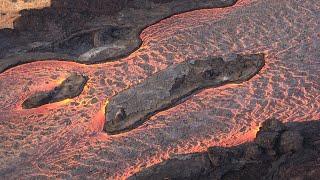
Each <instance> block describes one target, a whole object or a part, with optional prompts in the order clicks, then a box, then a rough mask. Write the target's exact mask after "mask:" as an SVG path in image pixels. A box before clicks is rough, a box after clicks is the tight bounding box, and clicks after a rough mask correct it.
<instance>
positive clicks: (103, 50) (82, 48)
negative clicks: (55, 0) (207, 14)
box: [0, 0, 237, 72]
mask: <svg viewBox="0 0 320 180" xmlns="http://www.w3.org/2000/svg"><path fill="white" fill-rule="evenodd" d="M96 1H97V2H95V1H93V2H90V4H99V3H100V2H99V0H96ZM236 1H237V0H197V1H194V0H182V1H181V0H169V1H167V0H159V1H145V0H134V1H128V2H126V3H124V2H123V3H116V4H112V3H111V4H110V3H100V4H101V5H102V7H99V9H101V10H102V11H99V12H93V11H90V10H88V9H82V8H83V6H86V5H85V4H83V5H82V6H81V7H80V5H79V8H80V9H76V8H71V9H70V7H67V8H61V7H60V6H57V5H56V6H57V7H51V8H44V9H41V10H39V9H37V10H36V9H34V10H23V11H22V12H21V17H20V18H19V19H17V20H16V21H15V23H14V24H15V26H14V28H15V29H14V30H8V29H5V30H2V31H0V40H1V42H0V50H1V52H0V59H1V60H0V72H2V71H4V70H6V69H8V68H10V67H12V66H16V65H19V64H23V63H28V62H33V61H37V60H47V59H54V58H55V59H60V60H66V61H76V62H79V63H85V64H92V63H99V62H103V61H107V60H115V59H118V58H121V57H125V56H127V55H129V54H130V53H132V52H133V51H135V50H136V49H138V48H139V47H140V45H141V44H142V41H141V39H140V37H139V35H140V33H141V31H142V30H143V29H145V28H146V27H148V26H150V25H152V24H154V23H156V22H158V21H160V20H162V19H164V18H167V17H169V16H172V15H174V14H179V13H182V12H187V11H191V10H196V9H202V8H220V7H227V6H231V5H233V4H235V3H236ZM72 3H73V2H72ZM65 4H68V3H65ZM78 4H81V3H78ZM61 6H62V7H63V5H61ZM115 6H116V7H115ZM115 9H118V10H116V11H115V12H113V11H114V10H115ZM110 12H113V13H111V14H110ZM146 14H147V15H146ZM66 24H67V25H66ZM22 57H23V58H22Z"/></svg>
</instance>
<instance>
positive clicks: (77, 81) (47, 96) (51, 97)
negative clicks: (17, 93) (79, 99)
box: [22, 74, 88, 109]
mask: <svg viewBox="0 0 320 180" xmlns="http://www.w3.org/2000/svg"><path fill="white" fill-rule="evenodd" d="M87 81H88V77H86V76H84V75H79V74H72V75H71V76H69V77H68V78H67V79H65V80H64V81H63V82H62V83H61V85H59V86H57V87H55V88H54V89H53V90H51V91H48V92H39V93H37V94H34V95H32V96H31V97H29V98H28V99H27V100H25V101H24V102H23V104H22V107H23V108H24V109H31V108H37V107H40V106H42V105H45V104H49V103H55V102H59V101H63V100H65V99H70V98H74V97H76V96H79V95H80V93H81V92H82V91H83V88H84V86H85V85H86V83H87Z"/></svg>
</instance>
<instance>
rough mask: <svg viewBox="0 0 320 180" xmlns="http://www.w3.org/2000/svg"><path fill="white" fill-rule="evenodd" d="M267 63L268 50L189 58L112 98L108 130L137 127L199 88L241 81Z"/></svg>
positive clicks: (248, 77)
mask: <svg viewBox="0 0 320 180" xmlns="http://www.w3.org/2000/svg"><path fill="white" fill-rule="evenodd" d="M263 66H264V54H250V55H237V57H236V59H234V60H231V61H224V60H223V59H222V58H219V57H209V58H207V59H205V60H189V61H186V62H183V63H180V64H177V65H173V66H170V67H169V68H167V69H166V70H164V71H160V72H158V73H156V74H154V75H152V76H151V77H149V78H148V79H146V80H145V81H144V82H143V83H141V84H138V85H137V86H135V87H132V88H129V89H127V90H124V91H122V92H120V93H119V94H117V95H116V96H114V97H112V98H111V99H110V103H109V105H108V106H107V107H106V114H107V115H106V121H107V122H106V123H105V126H104V130H105V131H106V132H107V133H109V134H118V133H121V132H124V131H128V130H131V129H133V128H136V127H137V126H139V125H141V124H142V123H143V122H145V121H146V120H147V119H148V118H149V117H150V116H152V115H154V114H155V113H157V112H159V111H162V110H165V109H168V108H170V107H173V106H174V105H176V104H178V103H181V102H182V101H183V100H184V99H185V98H186V97H188V96H190V95H192V94H193V93H195V92H196V91H199V90H202V89H204V88H208V87H218V86H221V85H224V84H227V83H241V82H243V81H246V80H248V79H250V78H251V77H253V76H254V75H255V74H257V73H258V72H259V71H260V70H261V69H262V67H263Z"/></svg>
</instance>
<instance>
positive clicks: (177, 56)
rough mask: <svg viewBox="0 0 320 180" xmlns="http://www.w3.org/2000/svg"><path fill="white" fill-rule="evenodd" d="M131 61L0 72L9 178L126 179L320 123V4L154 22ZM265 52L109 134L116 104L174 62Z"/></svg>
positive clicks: (247, 8) (0, 124)
mask: <svg viewBox="0 0 320 180" xmlns="http://www.w3.org/2000/svg"><path fill="white" fill-rule="evenodd" d="M140 38H141V39H142V45H141V46H140V47H139V48H138V49H137V50H136V51H134V52H133V53H131V54H130V55H129V56H127V57H125V58H122V59H119V60H115V61H112V62H105V63H101V64H94V65H85V64H79V63H76V62H67V61H54V60H48V61H38V62H32V63H28V64H23V65H19V66H15V67H12V68H10V69H8V70H6V71H4V72H2V73H1V74H0V87H1V88H0V100H1V101H0V107H1V108H0V132H1V134H0V141H1V144H0V174H1V175H2V176H3V177H7V178H9V177H10V178H12V179H17V178H19V177H24V178H50V177H51V178H70V177H75V178H81V177H84V176H86V177H88V178H107V179H121V178H127V177H129V176H131V175H132V174H134V173H137V172H139V171H141V170H142V169H145V168H147V167H150V166H152V165H155V164H157V163H160V162H162V161H164V160H166V159H168V158H169V157H170V156H172V155H175V154H185V153H194V152H201V151H206V150H207V148H208V147H209V146H213V145H216V146H232V145H237V144H239V143H242V142H246V141H249V140H252V139H253V138H254V136H255V133H256V132H257V130H258V128H259V124H260V123H261V122H263V121H264V120H266V119H268V118H271V117H277V118H278V119H280V120H282V121H284V122H293V121H309V120H319V119H320V51H319V50H320V1H318V0H308V1H304V0H281V1H279V0H239V1H238V2H237V3H236V4H235V5H233V6H231V7H225V8H214V9H201V10H195V11H191V12H186V13H182V14H177V15H174V16H172V17H170V18H167V19H163V20H162V21H160V22H158V23H156V24H154V25H151V26H149V27H147V28H146V29H144V30H143V31H142V33H141V34H140ZM238 53H241V54H254V53H264V54H265V66H264V67H263V69H262V70H261V71H260V72H259V73H258V74H257V75H255V76H254V77H253V78H252V79H250V80H248V81H246V82H243V83H241V84H229V85H224V86H220V87H217V88H209V89H206V90H203V91H201V92H200V93H197V94H195V95H193V96H192V97H190V98H189V99H187V100H186V101H184V102H183V103H181V104H179V105H177V106H174V107H172V108H170V109H168V110H165V111H162V112H159V113H157V114H156V115H154V116H152V117H151V118H150V119H149V120H148V121H146V122H145V123H143V124H142V125H141V126H139V127H137V128H135V129H133V130H131V131H129V132H125V133H121V134H117V135H108V134H107V133H105V132H104V131H103V126H104V123H105V121H107V120H105V107H106V106H107V105H108V100H109V99H110V98H111V97H113V96H114V95H116V94H118V93H120V92H121V91H123V90H125V89H128V88H130V87H133V86H135V85H137V84H139V83H141V82H143V81H144V80H145V79H146V78H148V77H149V76H151V75H152V74H154V73H156V72H159V71H161V70H165V69H166V68H167V67H168V66H170V65H173V64H177V63H181V62H183V61H186V60H191V59H203V58H205V57H208V56H221V57H224V58H225V59H228V58H232V56H233V54H238ZM73 73H76V74H83V75H84V76H86V77H88V82H87V83H86V85H85V87H84V89H83V91H82V93H81V94H80V95H79V96H77V97H75V98H71V99H65V100H63V101H60V102H56V103H50V104H46V105H43V106H40V107H37V108H32V109H24V108H23V107H22V104H23V102H24V101H25V100H26V99H28V98H29V97H31V96H32V95H34V94H36V93H37V92H39V91H49V90H52V89H53V88H55V87H57V86H59V85H60V84H61V83H62V82H63V81H64V80H65V79H67V78H68V77H69V76H70V75H71V74H73Z"/></svg>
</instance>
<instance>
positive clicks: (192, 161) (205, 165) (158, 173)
mask: <svg viewBox="0 0 320 180" xmlns="http://www.w3.org/2000/svg"><path fill="white" fill-rule="evenodd" d="M168 169H172V170H171V171H168ZM211 172H212V168H211V167H210V160H209V156H208V154H207V153H198V154H187V155H176V156H175V157H172V159H170V160H168V161H165V162H163V163H161V164H160V165H158V166H153V167H151V168H149V169H146V170H145V171H144V172H143V176H139V175H137V176H133V177H131V178H129V179H140V180H143V179H145V180H149V179H159V180H160V179H168V178H169V179H170V177H175V179H188V178H190V177H193V178H195V179H201V178H205V177H207V176H208V175H209V174H210V173H211Z"/></svg>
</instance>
